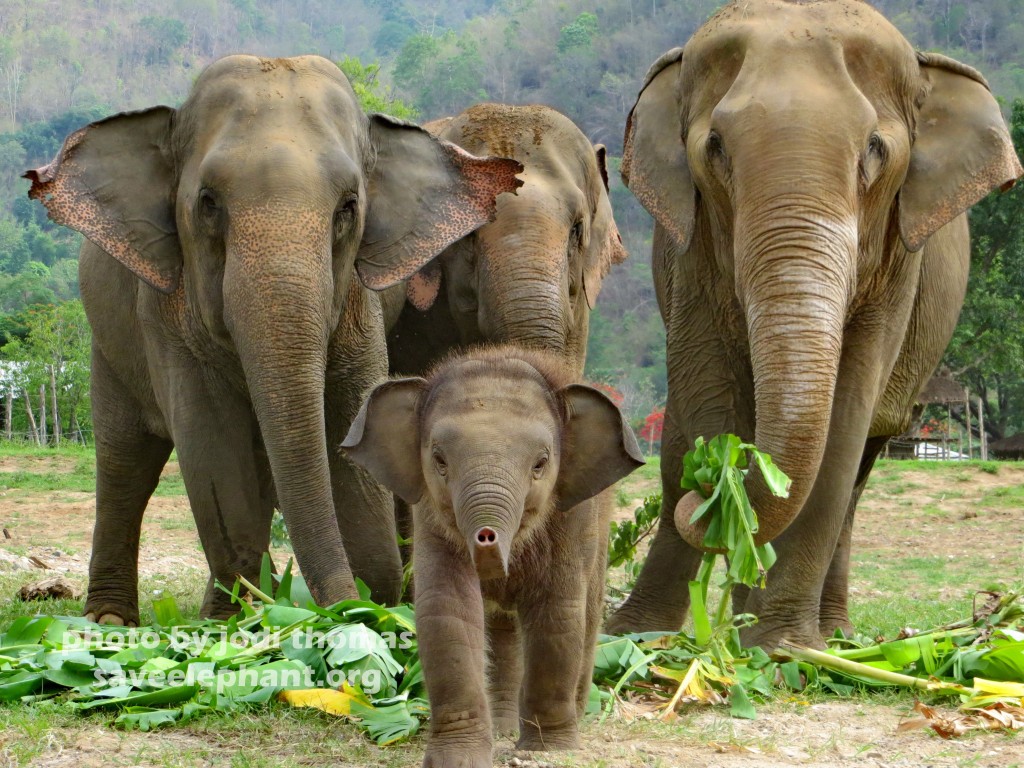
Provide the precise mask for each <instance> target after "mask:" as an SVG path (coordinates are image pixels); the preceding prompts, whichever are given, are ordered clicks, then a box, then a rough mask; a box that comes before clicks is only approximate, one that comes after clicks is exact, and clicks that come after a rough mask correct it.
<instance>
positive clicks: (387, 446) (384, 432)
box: [341, 378, 427, 504]
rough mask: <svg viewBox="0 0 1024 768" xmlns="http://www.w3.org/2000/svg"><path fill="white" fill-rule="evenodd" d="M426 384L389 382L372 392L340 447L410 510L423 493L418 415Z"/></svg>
mask: <svg viewBox="0 0 1024 768" xmlns="http://www.w3.org/2000/svg"><path fill="white" fill-rule="evenodd" d="M426 383H427V382H426V380H425V379H420V378H408V379H392V380H390V381H385V382H384V383H383V384H380V385H378V386H377V387H375V388H374V390H373V391H372V392H370V394H369V396H368V397H367V398H366V400H365V401H364V402H363V406H362V408H360V409H359V413H358V414H356V417H355V419H354V420H353V421H352V426H351V427H349V430H348V434H347V435H346V436H345V439H344V440H343V441H342V443H341V447H342V449H343V450H344V451H345V453H346V454H347V455H348V457H349V458H350V459H352V461H354V462H355V463H356V464H358V465H359V466H361V467H363V468H364V469H365V470H366V471H367V472H369V473H370V474H371V475H373V477H374V478H375V479H376V480H377V481H378V482H379V483H381V485H383V486H384V487H386V488H387V489H388V490H389V491H391V492H393V493H395V494H397V495H398V496H400V497H401V498H402V499H404V500H405V501H407V502H409V503H410V504H415V503H416V502H418V501H419V500H420V498H421V497H422V496H423V491H424V489H425V485H424V482H423V467H422V465H421V463H420V437H419V434H420V430H419V414H418V413H417V409H418V405H419V399H420V394H421V393H422V392H423V390H424V387H425V386H426Z"/></svg>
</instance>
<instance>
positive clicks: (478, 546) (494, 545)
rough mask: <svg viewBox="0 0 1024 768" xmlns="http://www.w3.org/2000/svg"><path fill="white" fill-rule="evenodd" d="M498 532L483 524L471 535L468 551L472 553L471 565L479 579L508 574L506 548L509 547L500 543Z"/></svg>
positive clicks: (500, 538) (501, 538) (506, 538)
mask: <svg viewBox="0 0 1024 768" xmlns="http://www.w3.org/2000/svg"><path fill="white" fill-rule="evenodd" d="M503 539H504V541H507V540H508V537H499V535H498V532H497V531H495V530H494V529H493V528H491V527H489V526H486V525H485V526H483V527H482V528H481V529H480V530H478V531H477V532H476V533H475V534H474V535H473V540H472V542H470V551H471V552H472V553H473V565H474V566H475V567H476V572H477V574H478V575H479V576H480V580H481V581H483V580H485V579H497V578H500V577H502V576H507V575H508V550H509V549H510V547H508V546H505V547H503V546H502V545H501V543H499V542H501V541H502V540H503Z"/></svg>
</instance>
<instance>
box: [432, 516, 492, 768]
mask: <svg viewBox="0 0 1024 768" xmlns="http://www.w3.org/2000/svg"><path fill="white" fill-rule="evenodd" d="M414 514H415V515H416V519H415V523H414V524H415V528H416V540H415V541H416V543H415V544H414V548H415V552H416V555H415V557H416V568H417V573H418V579H419V581H418V584H419V594H418V595H417V599H416V635H417V640H418V642H419V650H420V661H421V662H422V664H423V679H424V682H425V683H426V686H427V691H428V692H429V693H428V696H429V697H430V739H429V741H428V742H427V748H426V753H425V754H424V756H423V765H424V767H425V768H428V767H434V766H461V767H462V768H489V766H491V765H492V764H493V763H492V760H491V752H492V744H493V737H492V735H491V717H490V711H489V708H488V704H487V697H486V684H487V683H486V678H485V674H484V673H485V666H484V664H485V644H486V637H485V635H484V609H483V598H482V596H481V594H480V579H479V577H478V576H477V574H476V570H475V569H474V568H473V564H472V561H471V560H470V558H469V555H468V553H467V552H465V551H464V548H463V551H462V552H459V551H456V550H455V549H453V548H452V546H451V544H450V543H449V542H448V541H447V539H445V538H444V537H443V536H441V535H438V534H437V533H435V532H434V531H433V530H432V529H431V528H430V526H429V524H427V523H426V521H425V520H424V519H423V518H422V517H420V515H419V510H417V511H416V512H415V513H414Z"/></svg>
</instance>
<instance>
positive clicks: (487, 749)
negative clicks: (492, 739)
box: [423, 744, 493, 768]
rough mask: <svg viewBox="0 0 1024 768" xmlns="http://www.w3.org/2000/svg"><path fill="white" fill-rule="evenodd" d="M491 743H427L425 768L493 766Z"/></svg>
mask: <svg viewBox="0 0 1024 768" xmlns="http://www.w3.org/2000/svg"><path fill="white" fill-rule="evenodd" d="M491 751H492V750H491V745H490V744H486V745H480V744H474V745H466V746H455V745H445V746H432V745H429V744H428V745H427V751H426V754H425V755H423V768H491V766H492V765H493V759H492V755H491Z"/></svg>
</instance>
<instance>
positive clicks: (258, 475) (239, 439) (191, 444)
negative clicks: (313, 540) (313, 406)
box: [170, 372, 273, 617]
mask: <svg viewBox="0 0 1024 768" xmlns="http://www.w3.org/2000/svg"><path fill="white" fill-rule="evenodd" d="M175 384H176V385H177V386H176V387H175V388H174V389H175V396H176V399H177V402H176V403H175V404H174V407H173V408H172V410H171V411H170V412H171V413H173V414H175V416H176V419H175V421H174V422H173V423H172V429H173V432H174V442H175V446H176V447H177V451H178V462H179V464H180V466H181V474H182V477H183V478H184V480H185V490H186V491H187V492H188V500H189V504H190V505H191V506H192V514H193V515H194V516H195V520H196V528H197V529H198V531H199V540H200V541H201V542H202V545H203V551H204V553H205V554H206V561H207V563H208V564H209V566H210V574H211V580H210V582H209V583H208V585H207V590H206V595H205V596H204V598H203V604H202V607H201V609H200V613H201V615H202V616H204V617H206V616H212V617H227V616H231V615H233V614H235V613H237V611H238V606H237V605H232V603H231V596H230V595H228V594H225V593H224V592H223V591H222V590H220V589H217V588H216V587H215V586H214V580H216V581H219V582H220V583H221V584H223V585H224V586H225V587H227V588H228V589H230V588H231V586H232V585H233V584H234V582H235V578H236V576H238V575H242V576H244V577H245V578H247V579H249V580H250V581H252V580H254V579H258V578H259V573H260V565H261V562H262V560H263V554H264V553H265V552H266V551H267V550H268V548H269V545H270V520H271V516H272V514H273V505H272V498H273V491H272V483H271V480H270V478H269V477H267V476H266V474H265V469H264V467H265V466H266V462H265V461H264V462H262V463H261V462H260V460H259V458H258V455H262V447H261V438H260V432H259V427H258V425H257V423H256V419H255V416H254V415H253V413H252V409H251V407H250V405H249V402H248V400H247V399H246V398H244V397H242V396H241V395H239V394H237V393H235V392H232V391H228V390H227V389H226V387H225V388H223V389H220V390H218V391H211V390H210V389H209V388H208V386H207V384H206V383H205V382H202V381H200V380H199V377H198V376H197V375H195V374H193V373H192V372H185V373H179V374H178V378H177V380H176V381H175Z"/></svg>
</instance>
